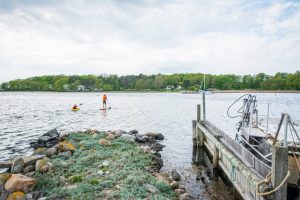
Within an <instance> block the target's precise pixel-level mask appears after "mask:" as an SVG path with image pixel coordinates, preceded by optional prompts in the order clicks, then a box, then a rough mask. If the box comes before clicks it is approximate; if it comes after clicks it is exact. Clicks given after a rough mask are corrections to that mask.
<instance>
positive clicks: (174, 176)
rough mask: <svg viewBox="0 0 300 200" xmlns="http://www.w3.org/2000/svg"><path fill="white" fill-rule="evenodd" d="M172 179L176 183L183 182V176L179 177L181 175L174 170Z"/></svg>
mask: <svg viewBox="0 0 300 200" xmlns="http://www.w3.org/2000/svg"><path fill="white" fill-rule="evenodd" d="M172 178H173V179H174V180H175V181H180V180H181V176H180V175H179V173H178V172H177V171H176V170H175V169H173V170H172Z"/></svg>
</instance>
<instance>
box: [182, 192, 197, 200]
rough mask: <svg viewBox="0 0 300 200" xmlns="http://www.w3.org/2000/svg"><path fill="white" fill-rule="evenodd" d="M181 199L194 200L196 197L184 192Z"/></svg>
mask: <svg viewBox="0 0 300 200" xmlns="http://www.w3.org/2000/svg"><path fill="white" fill-rule="evenodd" d="M179 200H194V197H192V196H191V195H190V194H188V193H184V194H182V195H180V196H179Z"/></svg>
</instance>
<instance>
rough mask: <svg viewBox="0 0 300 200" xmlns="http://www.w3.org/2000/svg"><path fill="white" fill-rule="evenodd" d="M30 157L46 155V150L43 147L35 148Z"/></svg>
mask: <svg viewBox="0 0 300 200" xmlns="http://www.w3.org/2000/svg"><path fill="white" fill-rule="evenodd" d="M32 155H45V156H46V155H47V148H45V147H40V148H37V149H36V150H35V151H34V152H33V154H32Z"/></svg>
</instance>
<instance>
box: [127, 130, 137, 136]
mask: <svg viewBox="0 0 300 200" xmlns="http://www.w3.org/2000/svg"><path fill="white" fill-rule="evenodd" d="M138 133H139V132H138V131H137V130H131V131H129V132H128V133H127V134H128V135H137V134H138Z"/></svg>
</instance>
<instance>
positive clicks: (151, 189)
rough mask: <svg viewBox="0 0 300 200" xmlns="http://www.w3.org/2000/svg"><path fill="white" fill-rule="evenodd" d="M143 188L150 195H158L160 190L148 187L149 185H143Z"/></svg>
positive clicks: (151, 186)
mask: <svg viewBox="0 0 300 200" xmlns="http://www.w3.org/2000/svg"><path fill="white" fill-rule="evenodd" d="M144 187H145V188H146V190H147V191H148V192H150V193H153V194H158V193H160V190H159V189H157V188H156V187H155V186H153V185H150V184H144Z"/></svg>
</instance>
